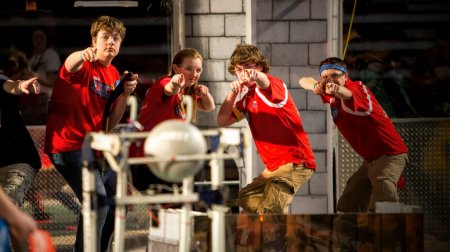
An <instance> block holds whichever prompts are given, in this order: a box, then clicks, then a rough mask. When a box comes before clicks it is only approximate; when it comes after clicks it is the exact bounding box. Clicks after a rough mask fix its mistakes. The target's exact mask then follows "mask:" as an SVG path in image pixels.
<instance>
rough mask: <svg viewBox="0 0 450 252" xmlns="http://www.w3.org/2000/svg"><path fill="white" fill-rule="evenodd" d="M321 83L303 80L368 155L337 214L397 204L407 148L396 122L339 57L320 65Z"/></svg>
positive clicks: (353, 143) (350, 140) (354, 145)
mask: <svg viewBox="0 0 450 252" xmlns="http://www.w3.org/2000/svg"><path fill="white" fill-rule="evenodd" d="M319 72H320V81H316V80H315V79H314V78H310V77H308V78H301V79H300V81H299V82H300V86H302V87H303V88H304V89H307V90H311V91H313V92H314V93H315V94H317V95H320V97H321V98H322V101H323V102H324V103H328V104H330V107H331V115H332V117H333V121H334V123H335V124H336V126H337V128H338V129H339V131H340V132H341V134H342V135H343V136H344V138H345V139H346V140H347V141H348V143H349V144H350V145H351V146H352V148H353V149H354V150H355V151H356V152H357V153H358V154H359V155H361V156H362V157H363V159H364V161H363V163H362V164H361V166H360V167H359V169H358V170H357V171H356V172H355V173H354V174H353V175H352V176H351V177H350V179H349V180H348V182H347V185H346V187H345V189H344V192H343V193H342V196H341V198H340V199H339V201H338V205H337V210H338V212H366V211H375V202H377V201H378V202H382V201H386V202H398V194H397V181H398V180H399V178H400V176H401V174H402V172H403V169H404V167H405V166H406V163H407V159H408V156H407V153H408V149H407V147H406V145H405V143H404V141H403V139H402V137H401V136H400V134H399V133H398V131H397V130H396V129H395V126H394V124H393V123H392V121H391V119H390V118H389V117H388V115H387V114H386V112H385V111H384V110H383V108H382V107H381V105H380V104H379V103H378V101H377V100H376V98H375V96H374V95H373V94H372V92H371V91H370V90H369V88H367V86H365V85H364V84H363V83H362V82H361V81H352V80H351V79H350V78H349V77H348V72H347V68H346V66H345V64H344V62H343V61H342V60H341V59H340V58H336V57H331V58H327V59H325V60H323V61H322V62H321V63H320V70H319Z"/></svg>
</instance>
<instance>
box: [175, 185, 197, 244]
mask: <svg viewBox="0 0 450 252" xmlns="http://www.w3.org/2000/svg"><path fill="white" fill-rule="evenodd" d="M193 192H194V177H192V176H191V177H187V178H184V179H183V193H182V194H183V196H189V195H192V194H193ZM191 209H192V203H185V204H183V207H182V208H181V211H182V212H181V227H180V244H179V247H178V251H179V252H189V251H190V245H191V236H192V232H191V230H192V219H191Z"/></svg>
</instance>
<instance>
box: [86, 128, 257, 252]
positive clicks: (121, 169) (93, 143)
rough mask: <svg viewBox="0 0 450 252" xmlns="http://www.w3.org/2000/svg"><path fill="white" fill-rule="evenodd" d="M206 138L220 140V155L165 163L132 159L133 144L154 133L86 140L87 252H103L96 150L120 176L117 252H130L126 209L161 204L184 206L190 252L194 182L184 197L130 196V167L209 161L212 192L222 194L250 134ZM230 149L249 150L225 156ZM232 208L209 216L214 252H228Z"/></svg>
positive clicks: (183, 248)
mask: <svg viewBox="0 0 450 252" xmlns="http://www.w3.org/2000/svg"><path fill="white" fill-rule="evenodd" d="M200 132H201V133H202V134H203V136H204V137H211V136H219V139H220V141H219V145H218V148H217V150H216V151H215V152H212V153H208V154H206V153H205V154H199V155H172V156H164V157H163V156H159V157H140V158H128V150H129V146H130V144H131V142H132V141H134V140H137V139H143V138H145V137H146V136H147V135H148V134H149V132H126V131H123V130H121V131H120V132H119V133H104V132H95V133H94V132H92V133H89V134H88V135H86V137H85V140H84V144H83V167H82V176H83V182H82V188H83V202H82V214H83V230H84V231H83V241H84V251H97V249H98V248H97V244H98V241H97V239H98V237H97V235H96V234H97V232H96V230H97V229H96V223H97V213H96V200H95V199H96V192H95V176H94V173H93V170H92V169H91V168H90V167H89V158H88V154H86V153H89V152H92V150H97V151H101V152H102V153H103V155H104V158H105V159H106V161H107V162H108V164H109V166H110V167H111V169H112V170H113V171H115V172H116V173H117V186H116V195H115V203H116V210H115V226H114V240H113V251H114V252H121V251H124V245H125V244H124V239H125V238H124V232H125V225H126V216H125V215H126V205H127V204H159V203H183V207H182V214H181V229H180V243H179V251H180V252H187V251H189V250H190V241H191V236H192V234H191V229H192V225H191V224H192V223H191V215H190V212H191V209H192V203H194V202H197V201H199V195H198V194H197V193H195V192H194V177H193V176H190V177H186V178H184V179H183V182H182V184H183V185H182V194H173V193H160V194H156V195H148V196H131V195H127V183H129V181H128V176H127V174H128V173H129V172H130V171H129V165H133V164H149V163H152V162H161V161H174V162H179V161H190V160H209V165H210V167H211V189H213V190H216V189H219V188H221V187H222V186H223V182H224V178H225V176H224V160H225V159H234V160H238V159H243V158H244V157H243V154H242V153H246V148H248V146H249V144H248V141H249V140H248V139H249V136H248V133H247V131H246V130H244V129H237V128H234V129H233V128H218V129H210V130H200ZM228 146H239V147H241V148H243V150H242V151H241V152H240V153H229V154H227V153H225V152H224V150H225V148H226V147H228ZM227 211H228V208H227V207H226V206H223V205H212V207H211V209H210V210H209V211H208V216H209V217H210V218H211V220H212V221H211V234H212V237H211V241H214V242H213V243H212V251H214V252H223V251H225V240H226V237H225V213H226V212H227Z"/></svg>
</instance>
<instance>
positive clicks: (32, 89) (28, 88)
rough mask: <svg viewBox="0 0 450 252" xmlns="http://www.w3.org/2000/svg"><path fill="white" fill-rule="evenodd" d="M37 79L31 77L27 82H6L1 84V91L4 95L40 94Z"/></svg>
mask: <svg viewBox="0 0 450 252" xmlns="http://www.w3.org/2000/svg"><path fill="white" fill-rule="evenodd" d="M37 78H38V77H33V78H31V79H28V80H16V81H14V80H7V81H5V83H3V90H5V92H6V93H9V94H13V95H20V94H30V93H35V94H39V92H41V85H40V84H39V82H38V81H37Z"/></svg>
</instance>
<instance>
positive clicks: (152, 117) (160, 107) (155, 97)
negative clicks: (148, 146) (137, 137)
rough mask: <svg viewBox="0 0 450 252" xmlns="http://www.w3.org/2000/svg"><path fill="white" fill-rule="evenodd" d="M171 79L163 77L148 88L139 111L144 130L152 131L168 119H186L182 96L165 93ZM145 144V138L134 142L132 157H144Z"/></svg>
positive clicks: (131, 150) (131, 149)
mask: <svg viewBox="0 0 450 252" xmlns="http://www.w3.org/2000/svg"><path fill="white" fill-rule="evenodd" d="M170 80H171V77H170V76H164V77H161V78H160V79H159V80H157V81H156V82H155V83H153V84H152V86H151V87H150V88H149V89H148V90H147V94H146V95H145V98H144V102H143V103H142V108H141V111H140V112H139V123H141V125H142V126H143V127H144V131H151V130H152V129H153V128H154V127H155V126H156V125H158V124H159V123H161V122H163V121H166V120H170V119H180V120H186V114H185V113H183V111H182V110H181V107H180V102H181V98H180V96H179V95H171V96H167V95H165V94H164V86H165V85H167V84H168V83H169V82H170ZM143 146H144V140H141V141H137V142H135V143H133V144H132V145H131V146H130V152H129V155H130V157H143V156H144V149H143Z"/></svg>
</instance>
